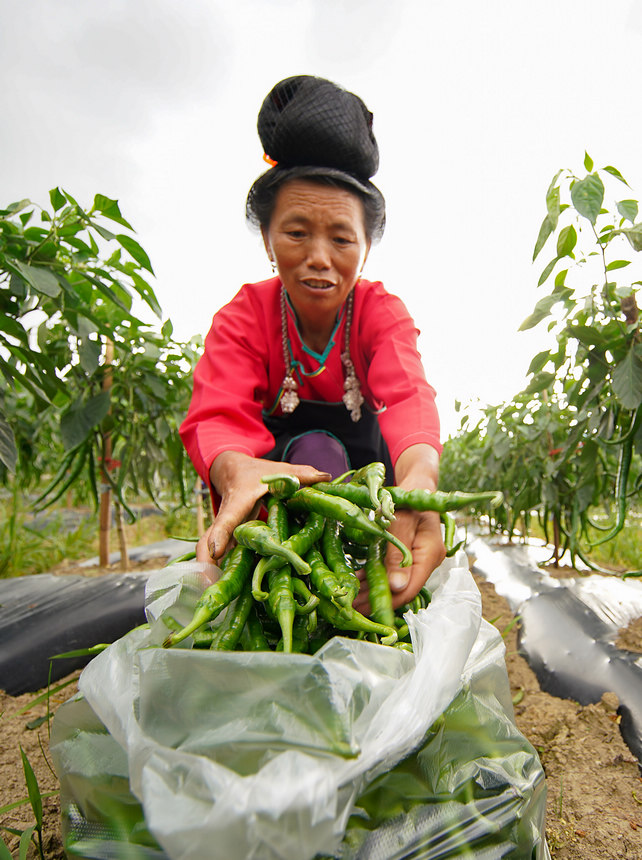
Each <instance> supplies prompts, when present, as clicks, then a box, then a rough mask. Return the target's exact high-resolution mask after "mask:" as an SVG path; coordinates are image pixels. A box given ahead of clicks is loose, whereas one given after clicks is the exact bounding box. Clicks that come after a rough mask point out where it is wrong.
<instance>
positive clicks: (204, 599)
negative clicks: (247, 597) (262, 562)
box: [163, 545, 255, 648]
mask: <svg viewBox="0 0 642 860" xmlns="http://www.w3.org/2000/svg"><path fill="white" fill-rule="evenodd" d="M254 558H255V556H254V553H253V552H252V551H251V550H250V549H247V548H246V547H243V546H240V545H238V546H235V547H234V549H233V550H232V551H231V552H229V553H228V554H227V555H226V557H225V559H224V560H223V562H222V564H221V570H222V571H223V576H221V578H220V579H219V580H217V581H216V582H215V583H213V584H212V585H210V586H209V588H206V589H205V591H204V592H203V593H202V594H201V596H200V598H199V599H198V602H197V604H196V607H195V608H194V615H193V616H192V620H191V621H190V623H189V624H187V625H186V626H185V627H183V628H182V629H181V630H179V631H174V632H172V633H170V635H169V636H168V637H167V638H166V639H165V641H164V642H163V648H169V647H171V646H172V645H176V643H177V642H182V641H183V639H186V638H187V637H188V636H190V635H191V634H192V633H193V632H194V631H195V630H198V629H199V627H202V626H203V625H204V624H206V623H207V622H208V621H211V620H212V619H214V618H216V616H217V615H218V614H219V613H220V612H221V611H222V610H223V609H224V608H225V607H226V606H227V605H228V604H230V603H231V602H232V601H233V600H235V599H236V598H237V597H238V596H239V594H240V593H241V591H242V589H243V585H244V583H245V582H246V580H247V579H248V578H249V575H250V572H251V570H252V566H253V565H254Z"/></svg>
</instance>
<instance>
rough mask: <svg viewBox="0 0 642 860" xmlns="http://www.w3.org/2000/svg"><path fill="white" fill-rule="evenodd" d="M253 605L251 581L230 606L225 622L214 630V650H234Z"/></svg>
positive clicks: (211, 646)
mask: <svg viewBox="0 0 642 860" xmlns="http://www.w3.org/2000/svg"><path fill="white" fill-rule="evenodd" d="M252 606H253V602H252V592H251V591H250V587H249V583H246V584H245V586H244V588H243V591H242V592H241V593H240V595H239V596H238V597H237V598H236V603H234V605H233V606H232V605H231V606H228V609H227V615H226V616H225V618H224V619H223V623H222V624H221V625H220V626H219V627H218V629H217V630H215V631H214V639H213V641H212V644H211V645H210V648H211V649H212V650H213V651H234V649H235V648H236V646H237V644H238V642H239V640H240V638H241V633H242V632H243V628H244V627H245V622H246V621H247V619H248V616H249V614H250V610H251V609H252Z"/></svg>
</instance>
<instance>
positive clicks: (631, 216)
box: [615, 200, 638, 224]
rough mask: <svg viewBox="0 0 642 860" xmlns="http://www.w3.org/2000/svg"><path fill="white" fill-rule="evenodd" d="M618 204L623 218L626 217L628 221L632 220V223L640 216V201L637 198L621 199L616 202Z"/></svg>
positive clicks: (618, 209)
mask: <svg viewBox="0 0 642 860" xmlns="http://www.w3.org/2000/svg"><path fill="white" fill-rule="evenodd" d="M615 205H616V206H617V211H618V212H619V213H620V215H621V216H622V217H623V218H626V220H627V221H630V222H631V224H633V222H634V221H635V219H636V218H637V217H638V201H637V200H620V201H619V202H618V203H616V204H615Z"/></svg>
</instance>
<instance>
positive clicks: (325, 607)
mask: <svg viewBox="0 0 642 860" xmlns="http://www.w3.org/2000/svg"><path fill="white" fill-rule="evenodd" d="M317 611H318V613H319V615H320V616H321V617H322V618H323V619H325V620H326V621H328V622H329V623H330V624H332V626H333V627H337V628H338V629H339V630H354V631H356V632H358V631H360V630H363V631H364V632H365V633H376V634H377V635H379V636H381V637H382V639H381V644H382V645H394V643H395V642H396V641H397V631H396V630H395V628H394V627H387V626H386V625H384V624H377V622H376V621H372V620H371V619H370V618H366V616H365V615H362V614H361V613H360V612H357V610H356V609H354V608H353V607H349V608H348V607H345V606H343V607H338V606H335V604H334V603H332V601H330V600H327V599H326V598H325V597H319V606H318V608H317Z"/></svg>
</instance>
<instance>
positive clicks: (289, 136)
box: [246, 75, 385, 239]
mask: <svg viewBox="0 0 642 860" xmlns="http://www.w3.org/2000/svg"><path fill="white" fill-rule="evenodd" d="M372 119H373V118H372V114H371V113H370V111H369V110H368V108H367V107H366V106H365V104H364V103H363V101H362V100H361V99H360V98H359V97H358V96H356V95H354V93H350V92H348V91H347V90H345V89H343V88H342V87H340V86H338V85H337V84H334V83H332V81H328V80H325V79H324V78H317V77H314V76H312V75H295V76H294V77H291V78H285V79H284V80H282V81H280V82H279V83H278V84H276V86H274V87H273V88H272V90H270V92H269V93H268V94H267V96H266V97H265V99H264V101H263V104H262V105H261V110H260V111H259V115H258V121H257V128H258V133H259V138H260V139H261V143H262V144H263V150H264V153H265V155H266V156H267V157H268V158H269V159H270V160H271V162H276V165H275V166H274V167H273V168H272V169H271V170H268V171H267V173H264V174H262V175H261V176H259V178H258V179H257V180H256V182H255V183H254V185H253V186H252V188H251V189H250V192H249V194H248V197H247V201H246V214H247V217H248V220H249V221H250V222H252V223H254V224H256V225H257V226H258V225H263V224H264V223H266V221H269V218H268V217H266V216H267V215H271V206H272V205H273V201H274V196H275V194H276V192H277V191H278V189H279V188H280V187H281V185H282V184H283V183H284V182H286V181H287V180H288V179H294V178H306V177H307V178H311V179H314V178H316V179H317V180H320V181H329V182H331V183H336V184H339V185H345V186H348V187H349V188H351V189H353V190H354V191H356V192H357V193H358V194H359V196H361V198H362V200H363V201H364V206H365V210H366V223H367V228H368V232H369V235H370V237H371V238H375V239H378V238H379V237H380V236H381V234H382V233H383V229H384V225H385V201H384V199H383V195H382V194H381V192H380V191H379V189H378V188H377V187H376V186H375V185H373V184H372V182H370V177H371V176H374V174H375V173H376V172H377V168H378V167H379V148H378V146H377V141H376V139H375V136H374V134H373V131H372Z"/></svg>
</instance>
